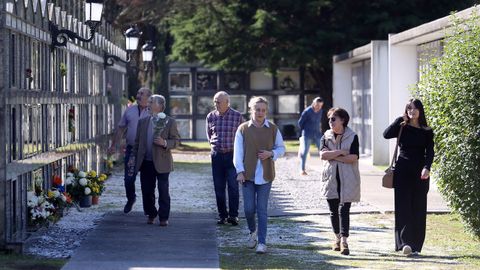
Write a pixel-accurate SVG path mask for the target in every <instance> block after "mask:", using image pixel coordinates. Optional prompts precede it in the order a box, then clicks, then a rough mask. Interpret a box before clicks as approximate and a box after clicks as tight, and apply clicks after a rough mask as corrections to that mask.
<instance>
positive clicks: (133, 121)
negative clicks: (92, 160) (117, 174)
mask: <svg viewBox="0 0 480 270" xmlns="http://www.w3.org/2000/svg"><path fill="white" fill-rule="evenodd" d="M151 95H152V92H151V91H150V89H148V88H146V87H142V88H140V89H138V92H137V104H134V105H131V106H129V107H127V109H126V110H125V112H124V113H123V115H122V118H121V119H120V122H119V123H118V127H117V130H116V131H115V134H114V136H113V139H112V144H111V146H110V148H109V150H108V153H109V154H110V155H111V154H113V153H115V151H116V149H117V145H118V144H119V142H120V140H121V138H122V136H123V135H124V134H125V132H126V141H127V147H126V149H125V158H124V168H125V172H124V182H125V194H126V196H127V203H126V204H125V207H124V208H123V212H124V213H125V214H126V213H128V212H130V211H132V207H133V204H134V203H135V201H136V197H137V196H136V194H135V179H136V177H137V175H136V174H134V175H132V176H128V166H127V163H128V160H129V159H130V155H131V154H132V148H133V145H134V144H135V135H136V134H137V124H138V121H139V120H140V119H141V118H144V117H148V116H149V115H150V113H149V112H148V108H147V101H148V98H149V97H150V96H151Z"/></svg>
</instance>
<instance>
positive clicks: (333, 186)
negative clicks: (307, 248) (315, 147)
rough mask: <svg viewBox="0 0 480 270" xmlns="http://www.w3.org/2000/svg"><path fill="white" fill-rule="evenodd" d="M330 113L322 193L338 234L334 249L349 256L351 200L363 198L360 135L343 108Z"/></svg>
mask: <svg viewBox="0 0 480 270" xmlns="http://www.w3.org/2000/svg"><path fill="white" fill-rule="evenodd" d="M327 116H328V119H329V121H328V122H329V125H330V129H329V130H327V131H326V132H325V135H324V136H323V137H322V139H321V140H320V146H321V149H322V150H321V151H320V157H321V159H322V160H324V161H325V162H324V164H323V173H322V196H323V197H324V198H326V199H327V202H328V206H329V208H330V219H331V222H332V229H333V232H334V233H335V241H334V243H333V246H332V249H333V250H335V251H340V252H341V254H343V255H348V254H350V250H349V248H348V243H347V238H348V236H349V229H350V206H351V203H352V202H358V201H360V172H359V170H358V157H359V152H360V151H359V143H358V136H357V134H355V132H353V130H351V129H350V128H349V127H347V125H348V121H349V119H350V117H349V115H348V113H347V111H345V110H344V109H341V108H332V109H330V110H329V111H328V114H327Z"/></svg>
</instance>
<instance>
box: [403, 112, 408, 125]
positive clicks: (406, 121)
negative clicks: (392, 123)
mask: <svg viewBox="0 0 480 270" xmlns="http://www.w3.org/2000/svg"><path fill="white" fill-rule="evenodd" d="M402 118H403V122H405V123H408V115H407V114H406V113H404V114H403V115H402Z"/></svg>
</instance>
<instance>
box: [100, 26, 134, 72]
mask: <svg viewBox="0 0 480 270" xmlns="http://www.w3.org/2000/svg"><path fill="white" fill-rule="evenodd" d="M124 35H125V45H126V46H125V47H126V50H127V60H126V61H125V60H123V59H122V58H120V57H118V56H116V55H112V54H109V53H107V52H105V53H104V55H103V65H104V66H105V67H108V66H113V64H114V63H115V61H119V62H122V63H125V64H126V63H130V60H131V58H130V54H131V53H132V52H133V51H135V50H136V49H137V47H138V41H139V39H140V36H141V35H142V32H140V31H139V30H138V28H137V27H135V26H133V27H130V28H129V29H128V30H127V31H125V34H124Z"/></svg>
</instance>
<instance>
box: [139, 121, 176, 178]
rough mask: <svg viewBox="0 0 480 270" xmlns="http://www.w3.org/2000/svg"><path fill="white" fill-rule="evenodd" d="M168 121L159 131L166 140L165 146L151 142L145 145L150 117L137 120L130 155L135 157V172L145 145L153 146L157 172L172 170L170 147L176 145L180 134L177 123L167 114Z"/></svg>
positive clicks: (144, 151) (145, 150)
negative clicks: (133, 143) (135, 134)
mask: <svg viewBox="0 0 480 270" xmlns="http://www.w3.org/2000/svg"><path fill="white" fill-rule="evenodd" d="M167 117H168V118H167V119H168V121H167V125H166V127H165V129H164V130H163V131H162V133H161V135H160V136H161V137H162V138H164V139H165V140H166V141H167V147H166V148H165V147H163V146H159V145H156V144H152V145H151V146H149V145H147V134H148V131H147V128H148V125H149V122H150V117H145V118H142V119H140V120H139V121H138V126H137V136H136V138H135V145H134V146H133V150H132V156H134V157H136V162H135V163H136V166H135V172H138V170H140V167H141V166H142V162H143V159H144V157H145V153H146V152H147V147H153V150H152V157H153V163H154V165H155V170H156V171H157V172H158V173H167V172H171V171H173V158H172V152H171V149H173V148H175V147H177V146H178V145H179V143H180V135H179V134H178V129H177V123H176V122H175V119H173V118H171V117H169V116H167Z"/></svg>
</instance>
